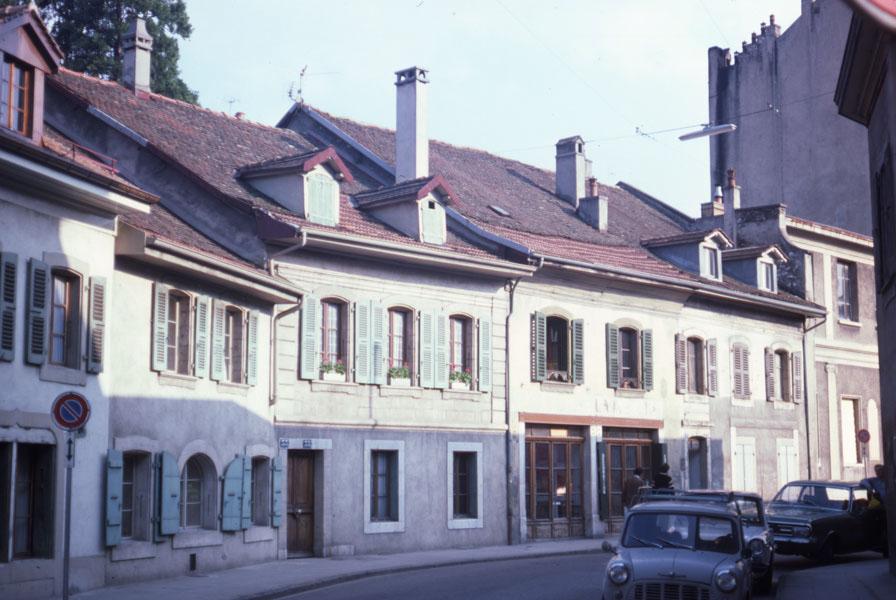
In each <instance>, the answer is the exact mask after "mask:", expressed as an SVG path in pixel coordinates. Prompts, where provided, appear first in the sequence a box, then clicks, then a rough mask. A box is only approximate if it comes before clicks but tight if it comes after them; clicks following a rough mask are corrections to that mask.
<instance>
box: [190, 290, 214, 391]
mask: <svg viewBox="0 0 896 600" xmlns="http://www.w3.org/2000/svg"><path fill="white" fill-rule="evenodd" d="M210 313H211V299H210V298H209V297H208V296H199V298H198V299H197V300H196V345H195V346H194V348H193V369H194V371H193V373H194V375H196V377H208V353H209V336H210V334H211V315H210Z"/></svg>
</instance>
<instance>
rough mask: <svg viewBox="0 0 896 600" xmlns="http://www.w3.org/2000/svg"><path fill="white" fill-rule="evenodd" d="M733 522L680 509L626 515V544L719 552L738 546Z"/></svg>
mask: <svg viewBox="0 0 896 600" xmlns="http://www.w3.org/2000/svg"><path fill="white" fill-rule="evenodd" d="M735 527H736V523H735V521H734V520H733V519H729V518H726V517H713V516H708V515H693V514H680V513H641V514H635V515H632V516H631V517H629V520H628V523H627V524H626V527H625V534H624V535H623V539H622V545H623V546H624V547H626V548H651V547H652V548H687V549H689V550H706V551H710V552H721V553H723V554H736V553H737V552H738V551H739V550H740V547H739V544H738V536H737V533H736V531H737V530H736V529H735Z"/></svg>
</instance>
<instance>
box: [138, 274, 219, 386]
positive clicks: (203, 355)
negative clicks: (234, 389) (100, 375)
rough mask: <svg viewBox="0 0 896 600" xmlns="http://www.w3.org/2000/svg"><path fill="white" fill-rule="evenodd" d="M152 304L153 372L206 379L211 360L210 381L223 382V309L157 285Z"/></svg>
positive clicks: (216, 304) (154, 289) (205, 299)
mask: <svg viewBox="0 0 896 600" xmlns="http://www.w3.org/2000/svg"><path fill="white" fill-rule="evenodd" d="M153 302H154V308H153V317H152V318H153V325H152V327H153V336H152V370H153V371H159V372H162V373H176V374H178V375H194V376H196V377H208V376H209V364H210V362H209V361H210V359H211V369H212V378H213V379H217V380H222V379H224V372H225V369H226V368H229V367H227V366H225V351H226V350H227V343H226V342H225V337H226V328H227V326H228V324H227V323H226V322H225V321H226V319H225V316H226V305H225V304H223V303H221V302H220V301H218V300H215V301H214V302H213V301H212V300H211V299H209V298H207V297H205V296H196V295H193V294H188V293H187V292H185V291H182V290H177V289H173V288H171V287H169V286H167V285H164V284H162V283H159V282H156V283H154V284H153ZM231 325H232V324H231ZM212 333H214V338H215V339H214V340H213V339H212ZM230 351H231V352H232V347H231V348H230Z"/></svg>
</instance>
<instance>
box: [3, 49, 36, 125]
mask: <svg viewBox="0 0 896 600" xmlns="http://www.w3.org/2000/svg"><path fill="white" fill-rule="evenodd" d="M33 93H34V71H33V69H32V68H31V67H29V66H27V65H25V64H24V63H21V62H19V61H17V60H15V59H13V58H11V57H5V58H4V59H3V64H2V74H0V126H2V127H4V128H6V129H11V130H13V131H15V132H16V133H21V134H22V135H31V118H32V114H31V113H32V104H33V99H32V98H33Z"/></svg>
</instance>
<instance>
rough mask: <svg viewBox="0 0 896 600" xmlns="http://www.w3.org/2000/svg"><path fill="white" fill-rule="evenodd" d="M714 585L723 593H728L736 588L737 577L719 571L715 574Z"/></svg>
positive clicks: (730, 573) (727, 572)
mask: <svg viewBox="0 0 896 600" xmlns="http://www.w3.org/2000/svg"><path fill="white" fill-rule="evenodd" d="M716 585H717V586H719V589H720V590H722V591H723V592H730V591H731V590H733V589H734V588H736V587H737V577H735V575H734V573H732V572H731V571H729V570H727V569H726V570H724V571H719V572H718V573H717V574H716Z"/></svg>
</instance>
